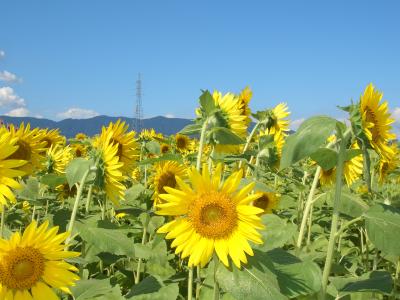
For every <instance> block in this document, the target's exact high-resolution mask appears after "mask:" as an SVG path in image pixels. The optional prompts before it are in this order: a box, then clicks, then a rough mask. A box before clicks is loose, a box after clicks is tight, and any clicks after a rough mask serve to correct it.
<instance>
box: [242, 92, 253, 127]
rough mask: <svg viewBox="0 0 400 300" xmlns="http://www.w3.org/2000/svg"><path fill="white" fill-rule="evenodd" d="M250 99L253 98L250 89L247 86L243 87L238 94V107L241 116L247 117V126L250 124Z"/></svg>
mask: <svg viewBox="0 0 400 300" xmlns="http://www.w3.org/2000/svg"><path fill="white" fill-rule="evenodd" d="M252 97H253V92H252V91H251V89H250V88H249V87H248V86H247V87H245V88H244V89H243V90H242V91H241V92H240V94H239V101H238V106H239V109H240V110H241V112H242V113H241V114H242V115H243V116H247V117H248V118H247V119H246V122H247V125H248V124H249V123H250V122H251V119H250V114H251V111H250V107H249V103H250V100H251V98H252Z"/></svg>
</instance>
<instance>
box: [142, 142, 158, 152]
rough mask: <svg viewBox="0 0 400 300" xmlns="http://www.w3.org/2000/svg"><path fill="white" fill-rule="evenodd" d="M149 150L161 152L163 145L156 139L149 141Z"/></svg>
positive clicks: (147, 144) (147, 146)
mask: <svg viewBox="0 0 400 300" xmlns="http://www.w3.org/2000/svg"><path fill="white" fill-rule="evenodd" d="M145 147H146V149H147V151H149V152H150V153H153V154H160V153H161V146H160V144H159V143H158V142H156V141H150V142H147V143H146V145H145Z"/></svg>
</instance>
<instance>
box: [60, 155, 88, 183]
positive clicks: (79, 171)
mask: <svg viewBox="0 0 400 300" xmlns="http://www.w3.org/2000/svg"><path fill="white" fill-rule="evenodd" d="M90 165H91V162H90V161H89V160H87V159H84V158H80V157H78V158H75V159H74V160H72V161H71V162H70V163H69V164H68V166H67V168H66V169H65V175H66V177H67V181H68V184H69V186H70V187H72V186H73V185H74V184H75V183H77V182H80V181H81V180H82V177H83V175H84V174H85V172H86V171H88V170H89V168H90Z"/></svg>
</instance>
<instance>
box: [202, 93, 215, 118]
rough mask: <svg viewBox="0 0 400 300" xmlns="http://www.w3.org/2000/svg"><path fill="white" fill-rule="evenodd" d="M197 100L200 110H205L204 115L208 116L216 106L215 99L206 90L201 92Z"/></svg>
mask: <svg viewBox="0 0 400 300" xmlns="http://www.w3.org/2000/svg"><path fill="white" fill-rule="evenodd" d="M199 102H200V107H201V110H202V111H204V112H205V114H206V116H210V115H211V114H212V113H213V112H214V110H215V108H216V106H215V101H214V98H213V96H212V95H211V93H210V92H209V91H208V90H206V91H204V92H203V94H201V96H200V98H199Z"/></svg>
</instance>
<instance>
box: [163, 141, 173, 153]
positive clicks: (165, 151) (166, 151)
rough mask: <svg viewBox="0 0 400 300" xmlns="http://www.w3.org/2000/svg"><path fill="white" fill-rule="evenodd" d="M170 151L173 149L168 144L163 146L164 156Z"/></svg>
mask: <svg viewBox="0 0 400 300" xmlns="http://www.w3.org/2000/svg"><path fill="white" fill-rule="evenodd" d="M170 149H171V147H170V145H168V144H165V143H164V144H162V145H161V153H162V154H165V153H168V152H169V150H170Z"/></svg>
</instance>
